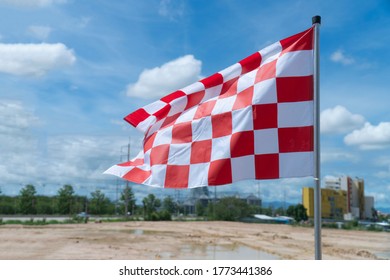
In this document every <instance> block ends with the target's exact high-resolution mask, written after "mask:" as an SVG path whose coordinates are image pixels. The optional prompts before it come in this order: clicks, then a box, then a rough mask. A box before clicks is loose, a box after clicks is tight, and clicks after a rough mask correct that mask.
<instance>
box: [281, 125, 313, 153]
mask: <svg viewBox="0 0 390 280" xmlns="http://www.w3.org/2000/svg"><path fill="white" fill-rule="evenodd" d="M313 133H314V130H313V126H304V127H286V128H279V130H278V134H279V151H280V152H281V153H294V152H310V151H313V149H314V143H313Z"/></svg>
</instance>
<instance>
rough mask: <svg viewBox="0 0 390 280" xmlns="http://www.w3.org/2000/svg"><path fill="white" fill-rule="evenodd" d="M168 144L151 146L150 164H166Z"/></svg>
mask: <svg viewBox="0 0 390 280" xmlns="http://www.w3.org/2000/svg"><path fill="white" fill-rule="evenodd" d="M169 147H170V145H168V144H165V145H160V146H157V147H154V148H152V150H151V152H150V165H156V164H167V163H168V155H169Z"/></svg>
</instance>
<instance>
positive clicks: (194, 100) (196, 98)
mask: <svg viewBox="0 0 390 280" xmlns="http://www.w3.org/2000/svg"><path fill="white" fill-rule="evenodd" d="M204 94H205V92H204V90H202V91H198V92H194V93H191V94H189V95H188V96H187V99H188V101H187V106H186V108H185V110H187V109H190V108H192V107H194V106H196V105H198V104H199V103H200V101H202V99H203V97H204Z"/></svg>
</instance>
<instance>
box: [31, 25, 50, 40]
mask: <svg viewBox="0 0 390 280" xmlns="http://www.w3.org/2000/svg"><path fill="white" fill-rule="evenodd" d="M27 31H28V33H29V34H30V35H31V36H33V37H34V38H37V39H39V40H42V41H44V40H46V39H47V38H48V37H49V35H50V33H51V31H52V29H51V27H49V26H42V25H30V26H29V27H28V29H27Z"/></svg>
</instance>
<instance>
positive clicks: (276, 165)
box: [105, 27, 314, 188]
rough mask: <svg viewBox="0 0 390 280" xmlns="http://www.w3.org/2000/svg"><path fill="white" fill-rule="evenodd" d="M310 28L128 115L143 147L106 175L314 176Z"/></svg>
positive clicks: (215, 181) (204, 180)
mask: <svg viewBox="0 0 390 280" xmlns="http://www.w3.org/2000/svg"><path fill="white" fill-rule="evenodd" d="M313 30H314V27H312V28H310V29H308V30H306V31H304V32H301V33H298V34H295V35H293V36H291V37H288V38H285V39H283V40H280V41H278V42H276V43H274V44H272V45H269V46H267V47H266V48H264V49H262V50H260V51H258V52H256V53H254V54H252V55H250V56H248V57H247V58H245V59H243V60H241V61H239V62H238V63H236V64H234V65H232V66H230V67H228V68H226V69H224V70H222V71H220V72H218V73H216V74H213V75H211V76H210V77H207V78H205V79H202V80H200V81H199V82H196V83H194V84H191V85H189V86H187V87H185V88H183V89H180V90H177V91H175V92H173V93H171V94H169V95H167V96H165V97H163V98H161V99H160V100H158V101H156V102H154V103H151V104H149V105H146V106H144V107H142V108H140V109H138V110H136V111H135V112H133V113H131V114H129V115H128V116H127V117H125V120H126V121H127V122H129V123H130V124H131V125H133V126H134V127H136V128H137V129H139V130H140V131H141V132H142V133H143V134H144V140H143V149H142V150H141V151H140V153H139V154H138V155H137V157H135V158H134V159H133V160H131V161H129V162H124V163H121V164H117V165H114V166H112V167H111V168H109V169H108V170H107V171H106V172H105V173H106V174H113V175H116V176H119V177H121V178H123V179H126V180H129V181H132V182H135V183H139V184H145V185H150V186H155V187H164V188H194V187H202V186H218V185H225V184H231V183H234V182H237V181H240V180H246V179H257V180H263V179H277V178H291V177H305V176H312V175H313V172H314V159H313V158H314V143H313V137H314V134H313V130H314V125H313V124H314V113H313V112H314V102H313V67H314V58H313V56H314V55H313Z"/></svg>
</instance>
